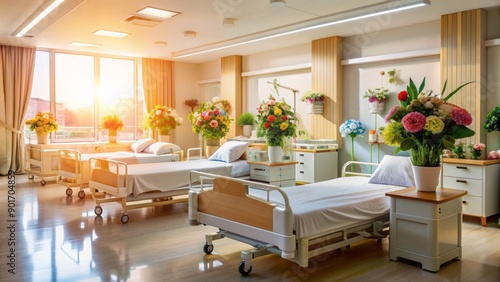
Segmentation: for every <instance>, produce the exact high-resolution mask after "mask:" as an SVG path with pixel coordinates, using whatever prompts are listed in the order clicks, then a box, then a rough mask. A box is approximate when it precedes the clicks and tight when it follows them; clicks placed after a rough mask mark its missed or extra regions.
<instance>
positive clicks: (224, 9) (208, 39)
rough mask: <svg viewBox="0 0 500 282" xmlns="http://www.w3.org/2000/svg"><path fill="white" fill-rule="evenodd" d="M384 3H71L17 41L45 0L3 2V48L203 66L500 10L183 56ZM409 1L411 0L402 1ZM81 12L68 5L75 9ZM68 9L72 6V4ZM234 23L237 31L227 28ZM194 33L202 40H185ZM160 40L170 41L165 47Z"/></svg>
mask: <svg viewBox="0 0 500 282" xmlns="http://www.w3.org/2000/svg"><path fill="white" fill-rule="evenodd" d="M49 1H51V0H49ZM381 1H382V0H350V1H345V0H342V1H338V0H286V5H285V6H283V7H274V6H271V5H270V3H269V0H65V2H63V4H61V6H59V7H58V8H56V10H54V11H53V12H52V13H51V14H50V15H49V16H48V17H47V18H46V19H44V20H42V22H41V23H44V24H47V25H48V27H46V28H44V29H43V30H40V31H39V32H38V34H36V35H34V36H33V37H31V38H29V37H20V38H18V37H15V36H12V34H13V33H14V31H15V30H16V29H18V27H19V26H20V25H21V24H22V23H23V22H24V21H25V20H26V19H27V18H28V17H29V16H30V15H31V14H32V13H33V12H34V11H35V10H36V9H37V8H38V7H39V6H40V5H42V4H43V3H44V2H45V0H2V1H0V44H2V45H12V46H36V47H38V48H52V49H58V50H72V51H80V52H91V53H102V54H112V55H119V56H134V57H149V58H161V59H168V60H175V61H183V62H191V63H202V62H207V61H214V60H218V59H219V58H220V57H223V56H229V55H249V54H253V53H259V52H264V51H267V50H272V49H277V48H284V47H287V46H293V45H300V44H305V43H308V42H311V41H312V40H314V39H319V38H324V37H329V36H334V35H339V36H344V37H345V36H352V35H355V34H359V33H361V32H365V31H373V30H371V29H373V28H377V29H390V28H395V27H400V26H405V25H411V24H416V23H421V22H428V21H434V20H439V18H440V15H443V14H449V13H454V12H458V11H465V10H471V9H476V8H486V9H488V8H491V7H496V6H500V0H477V1H470V0H453V1H452V0H430V1H431V5H430V6H424V7H420V8H416V9H412V10H406V11H401V12H398V13H396V14H390V15H385V16H380V17H379V18H378V19H377V18H369V19H365V20H360V21H355V22H350V23H343V24H338V25H333V26H328V27H323V28H317V29H313V30H309V31H303V32H298V33H294V34H291V35H286V36H280V37H276V38H273V39H267V40H262V41H259V42H255V43H249V44H244V45H240V46H235V47H231V48H225V49H221V50H218V51H214V52H207V53H203V54H199V55H195V56H188V57H183V58H177V56H179V55H184V54H187V53H190V52H194V51H203V50H206V49H209V48H212V47H220V46H227V45H231V44H234V43H238V42H241V41H244V40H248V39H255V38H259V37H263V36H267V35H273V34H276V33H277V32H280V31H290V30H293V29H297V28H298V27H306V26H310V25H311V24H313V23H314V24H316V23H324V22H326V21H329V20H332V19H334V18H336V17H339V16H341V13H344V12H345V11H347V10H351V9H358V8H360V7H363V6H366V5H370V4H375V3H380V2H381ZM403 1H405V0H403ZM73 3H74V4H76V7H74V8H68V5H70V4H73ZM65 5H66V6H65ZM147 6H149V7H155V8H162V9H166V10H170V11H176V12H180V13H181V14H180V15H177V16H175V17H172V18H170V19H167V20H165V21H164V22H161V23H159V24H158V25H156V26H154V27H146V26H142V25H136V24H132V23H128V22H125V21H124V19H125V18H127V17H128V16H131V15H135V14H136V12H137V11H138V10H140V9H142V8H144V7H147ZM224 18H232V19H235V25H234V26H233V27H225V26H223V24H222V21H223V19H224ZM98 29H107V30H112V31H120V32H126V33H130V35H129V36H127V37H124V38H109V37H103V36H98V35H94V34H93V32H94V31H96V30H98ZM185 31H195V32H196V37H185V36H184V32H185ZM71 42H83V43H92V44H98V45H100V46H99V47H74V46H71V45H69V44H70V43H71ZM155 42H166V46H164V45H162V44H157V43H155Z"/></svg>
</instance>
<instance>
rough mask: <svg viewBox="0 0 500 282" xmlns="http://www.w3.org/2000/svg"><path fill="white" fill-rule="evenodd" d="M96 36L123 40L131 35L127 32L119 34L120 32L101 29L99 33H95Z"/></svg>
mask: <svg viewBox="0 0 500 282" xmlns="http://www.w3.org/2000/svg"><path fill="white" fill-rule="evenodd" d="M94 34H95V35H102V36H109V37H116V38H122V37H125V36H128V35H130V34H129V33H125V32H118V31H111V30H104V29H99V30H98V31H96V32H94Z"/></svg>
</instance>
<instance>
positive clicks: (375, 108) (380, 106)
mask: <svg viewBox="0 0 500 282" xmlns="http://www.w3.org/2000/svg"><path fill="white" fill-rule="evenodd" d="M368 109H369V110H370V114H377V115H379V114H381V113H383V112H384V109H385V102H380V103H379V102H371V103H368Z"/></svg>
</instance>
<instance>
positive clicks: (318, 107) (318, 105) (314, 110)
mask: <svg viewBox="0 0 500 282" xmlns="http://www.w3.org/2000/svg"><path fill="white" fill-rule="evenodd" d="M324 107H325V102H323V101H318V102H308V103H307V113H308V114H319V115H320V114H323V111H324Z"/></svg>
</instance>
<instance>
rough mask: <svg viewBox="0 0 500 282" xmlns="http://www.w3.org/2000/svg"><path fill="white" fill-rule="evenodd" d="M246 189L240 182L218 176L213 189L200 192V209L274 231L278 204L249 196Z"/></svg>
mask: <svg viewBox="0 0 500 282" xmlns="http://www.w3.org/2000/svg"><path fill="white" fill-rule="evenodd" d="M246 191H247V189H246V187H245V185H244V184H242V183H240V182H237V181H235V180H231V179H224V178H216V179H215V180H214V187H213V190H207V191H204V192H203V193H200V194H199V196H198V211H200V212H203V213H206V214H211V215H214V216H217V217H221V218H225V219H228V220H231V221H235V222H239V223H243V224H247V225H251V226H255V227H257V228H262V229H265V230H269V231H272V230H273V210H274V207H275V206H276V205H274V204H271V203H268V202H265V201H262V200H259V199H255V198H252V197H249V196H248V195H247V192H246ZM236 210H246V211H247V212H246V213H243V214H240V213H236V212H234V211H236Z"/></svg>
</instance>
